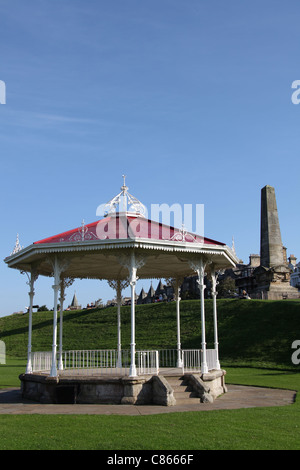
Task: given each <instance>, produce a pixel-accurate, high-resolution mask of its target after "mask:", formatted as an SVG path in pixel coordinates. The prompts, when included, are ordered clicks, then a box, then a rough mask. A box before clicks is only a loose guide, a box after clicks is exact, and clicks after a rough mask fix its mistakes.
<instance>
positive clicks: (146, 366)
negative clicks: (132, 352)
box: [136, 351, 159, 375]
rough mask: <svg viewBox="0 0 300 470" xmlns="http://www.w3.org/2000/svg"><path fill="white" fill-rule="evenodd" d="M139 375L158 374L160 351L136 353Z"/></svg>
mask: <svg viewBox="0 0 300 470" xmlns="http://www.w3.org/2000/svg"><path fill="white" fill-rule="evenodd" d="M136 356H137V372H138V375H149V374H152V375H153V374H156V375H157V374H158V372H159V358H158V351H136Z"/></svg>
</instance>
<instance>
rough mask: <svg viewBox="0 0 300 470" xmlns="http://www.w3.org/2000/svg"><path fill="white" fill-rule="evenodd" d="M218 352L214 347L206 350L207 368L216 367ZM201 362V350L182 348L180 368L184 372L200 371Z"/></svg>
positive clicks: (212, 368)
mask: <svg viewBox="0 0 300 470" xmlns="http://www.w3.org/2000/svg"><path fill="white" fill-rule="evenodd" d="M217 359H218V354H217V351H216V349H207V350H206V363H207V368H208V370H209V371H210V370H214V369H217ZM202 362H203V351H202V350H201V349H184V350H183V351H182V363H183V366H182V369H183V373H185V372H200V371H201V363H202Z"/></svg>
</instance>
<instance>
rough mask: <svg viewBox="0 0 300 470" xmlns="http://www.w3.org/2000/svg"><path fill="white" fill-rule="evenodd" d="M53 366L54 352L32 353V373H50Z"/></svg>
mask: <svg viewBox="0 0 300 470" xmlns="http://www.w3.org/2000/svg"><path fill="white" fill-rule="evenodd" d="M51 364H52V352H51V351H46V352H45V351H42V352H32V353H31V366H32V372H47V371H50V369H51Z"/></svg>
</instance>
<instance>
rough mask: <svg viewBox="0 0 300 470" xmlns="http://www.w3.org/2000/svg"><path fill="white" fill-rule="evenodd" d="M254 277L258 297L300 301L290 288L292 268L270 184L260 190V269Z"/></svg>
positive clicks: (296, 290)
mask: <svg viewBox="0 0 300 470" xmlns="http://www.w3.org/2000/svg"><path fill="white" fill-rule="evenodd" d="M253 276H254V277H255V297H257V298H262V299H271V300H280V299H286V298H289V299H291V298H299V292H298V289H296V288H295V287H292V286H291V285H290V278H291V269H290V268H289V266H288V262H287V258H286V248H285V247H284V246H283V244H282V239H281V232H280V225H279V217H278V210H277V203H276V197H275V189H274V188H273V187H272V186H269V185H267V186H265V187H264V188H262V190H261V225H260V266H259V267H258V268H256V269H255V270H254V272H253Z"/></svg>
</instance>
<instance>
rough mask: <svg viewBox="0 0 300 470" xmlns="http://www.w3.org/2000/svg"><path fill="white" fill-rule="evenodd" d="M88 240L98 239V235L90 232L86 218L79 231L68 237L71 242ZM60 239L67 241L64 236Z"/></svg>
mask: <svg viewBox="0 0 300 470" xmlns="http://www.w3.org/2000/svg"><path fill="white" fill-rule="evenodd" d="M87 240H98V237H97V235H96V234H95V233H93V232H90V231H89V229H88V227H87V226H86V225H85V222H84V220H83V221H82V223H81V227H79V229H78V230H77V232H75V233H73V235H71V236H70V237H69V238H68V241H70V242H84V241H87ZM60 241H65V239H64V238H61V239H60Z"/></svg>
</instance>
